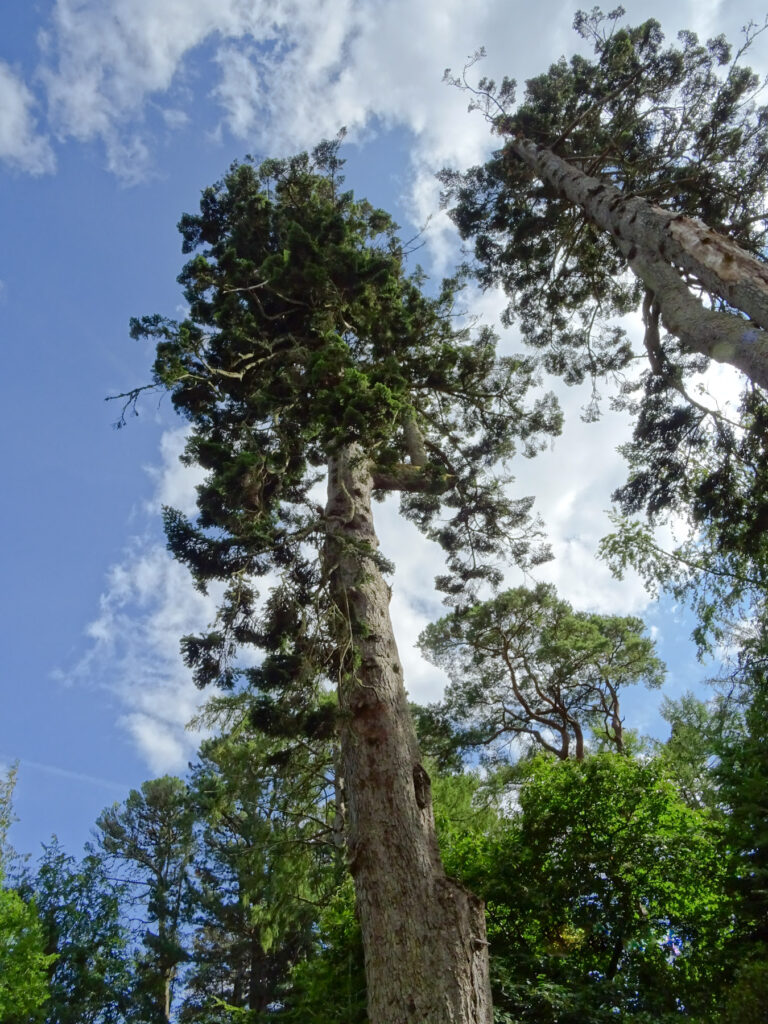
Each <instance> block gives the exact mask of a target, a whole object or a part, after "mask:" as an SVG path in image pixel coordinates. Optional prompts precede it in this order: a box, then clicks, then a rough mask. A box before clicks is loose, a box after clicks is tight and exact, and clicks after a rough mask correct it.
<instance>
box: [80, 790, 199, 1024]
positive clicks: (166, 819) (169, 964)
mask: <svg viewBox="0 0 768 1024" xmlns="http://www.w3.org/2000/svg"><path fill="white" fill-rule="evenodd" d="M194 820H195V819H194V812H193V810H192V807H191V804H190V800H189V796H188V793H187V788H186V786H185V784H184V783H183V782H182V781H181V779H177V778H174V777H173V776H169V775H166V776H164V777H163V778H160V779H152V780H150V781H149V782H144V783H143V784H142V786H141V790H140V791H139V790H135V789H132V790H131V792H130V793H129V795H128V798H127V799H126V800H125V802H124V803H123V804H114V805H113V806H112V807H111V808H108V809H107V810H105V811H103V812H102V814H101V815H100V816H99V818H98V819H97V821H96V827H97V828H98V844H99V848H100V849H101V850H102V851H103V853H104V854H105V855H106V857H107V859H108V862H111V863H112V864H114V866H115V867H116V868H117V869H118V871H119V872H120V878H121V881H123V882H125V883H126V885H129V886H131V888H132V890H133V893H132V899H131V905H132V906H133V908H134V917H136V916H138V917H139V919H141V920H142V921H143V923H144V924H145V925H146V927H145V929H144V930H143V932H142V934H141V941H142V943H143V945H144V950H145V951H144V954H143V955H142V956H141V957H140V958H139V960H138V962H137V971H138V980H137V984H136V988H135V990H134V1000H135V1001H136V1003H137V1004H140V1006H141V1007H143V1009H139V1014H140V1019H141V1021H142V1024H165V1022H166V1021H169V1020H170V1017H171V1003H172V998H173V987H174V982H175V980H176V977H177V974H178V970H179V965H180V964H182V963H184V961H185V960H186V959H187V952H186V950H185V949H184V945H183V925H184V922H185V919H186V915H187V912H188V903H187V895H188V888H189V871H190V865H191V862H192V858H193V856H194V852H195V841H194V830H193V826H194ZM152 925H154V926H155V929H154V930H153V928H152ZM142 1013H143V1014H144V1015H145V1017H142V1016H141V1014H142Z"/></svg>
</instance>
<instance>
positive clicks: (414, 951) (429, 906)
mask: <svg viewBox="0 0 768 1024" xmlns="http://www.w3.org/2000/svg"><path fill="white" fill-rule="evenodd" d="M373 487H374V479H373V474H372V467H371V465H370V463H369V461H368V460H367V459H366V457H365V456H364V454H363V453H362V451H361V450H360V448H359V447H358V446H349V447H347V448H345V449H343V450H342V451H341V452H340V453H339V454H338V455H336V456H334V457H332V458H331V460H330V462H329V473H328V504H327V507H326V523H327V544H326V550H325V563H326V568H327V571H328V573H329V578H330V585H331V590H332V595H333V600H334V602H335V605H336V608H337V610H338V614H339V631H338V636H339V644H340V654H341V660H342V665H341V670H340V679H339V705H340V717H341V749H342V760H343V765H344V780H345V793H346V810H347V829H348V832H347V835H348V849H349V866H350V870H351V872H352V875H353V877H354V881H355V891H356V896H357V909H358V914H359V918H360V925H361V928H362V934H363V946H364V950H365V969H366V979H367V985H368V1015H369V1019H370V1020H371V1022H372V1024H491V1021H492V1016H493V1014H492V1009H491V994H490V983H489V977H488V949H487V943H486V941H485V917H484V912H483V905H482V903H481V902H480V901H479V900H478V899H477V898H476V897H474V896H473V895H472V894H471V893H470V892H468V891H467V890H466V889H464V888H463V887H462V886H461V885H459V884H458V883H456V882H454V881H453V880H451V879H449V878H448V877H447V876H446V874H445V871H444V869H443V866H442V862H441V860H440V854H439V851H438V846H437V840H436V836H435V825H434V817H433V813H432V800H431V793H430V782H429V776H428V774H427V772H426V771H425V770H424V768H423V766H422V765H421V763H420V759H419V751H418V745H417V741H416V735H415V732H414V729H413V725H412V723H411V718H410V714H409V711H408V705H407V700H406V694H405V688H404V685H403V672H402V667H401V665H400V659H399V656H398V652H397V646H396V643H395V638H394V634H393V631H392V625H391V621H390V617H389V588H388V587H387V584H386V581H385V580H384V578H383V577H382V575H381V573H380V571H379V569H378V567H377V565H376V562H375V560H374V557H373V556H374V554H375V550H376V548H377V546H378V541H377V539H376V535H375V532H374V525H373V516H372V512H371V492H372V490H373Z"/></svg>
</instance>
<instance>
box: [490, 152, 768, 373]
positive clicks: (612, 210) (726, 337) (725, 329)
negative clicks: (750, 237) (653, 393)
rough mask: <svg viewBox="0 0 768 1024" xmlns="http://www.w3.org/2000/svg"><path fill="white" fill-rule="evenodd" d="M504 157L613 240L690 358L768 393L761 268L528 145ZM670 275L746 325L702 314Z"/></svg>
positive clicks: (684, 222) (707, 234) (683, 222)
mask: <svg viewBox="0 0 768 1024" xmlns="http://www.w3.org/2000/svg"><path fill="white" fill-rule="evenodd" d="M505 151H506V152H507V153H509V154H513V155H514V157H515V158H517V159H518V160H522V161H523V163H525V164H526V165H527V166H528V167H529V168H530V169H531V170H532V171H533V172H534V173H535V174H536V175H537V177H539V178H540V179H541V180H542V181H544V182H545V183H546V184H547V185H549V186H550V187H551V188H553V189H554V190H555V191H556V192H557V193H558V194H559V195H560V196H562V197H563V198H564V199H566V200H567V201H568V202H570V203H573V204H574V205H576V206H579V207H581V209H582V210H583V212H584V215H585V216H586V217H587V219H588V220H590V221H592V223H593V224H595V225H596V226H597V227H599V228H600V229H601V230H603V231H605V232H607V233H608V234H610V235H612V236H613V238H614V239H615V241H616V244H617V245H618V247H619V248H620V249H621V252H622V253H623V255H624V256H625V257H626V259H627V262H628V263H629V266H630V268H631V269H632V271H633V272H634V273H635V274H636V276H637V277H639V278H640V280H641V281H642V282H643V283H644V284H645V286H646V288H647V289H648V290H649V291H650V292H651V293H653V296H654V299H655V301H656V302H657V303H658V305H659V308H660V310H661V321H662V323H663V324H664V326H665V327H666V329H667V330H668V331H669V332H670V334H674V335H675V336H676V337H677V338H679V339H680V341H681V342H682V344H683V345H684V346H685V347H686V348H687V349H688V350H689V351H691V352H698V353H701V354H702V355H705V356H708V357H709V358H710V359H715V360H716V361H717V362H721V363H730V364H731V365H732V366H735V367H736V368H737V369H739V370H741V371H742V372H743V373H745V374H746V375H747V376H748V377H749V378H750V379H751V380H753V381H754V382H755V383H756V384H759V385H760V386H761V387H764V388H767V389H768V264H766V263H762V262H761V261H760V260H758V259H755V257H754V256H752V255H751V254H750V253H748V252H745V251H744V250H743V249H741V248H740V247H739V246H738V245H737V244H736V243H735V242H733V241H732V240H731V239H730V238H726V237H725V236H724V235H721V234H718V232H716V231H712V229H711V228H708V227H707V226H706V225H704V224H702V223H701V222H700V221H696V220H692V219H691V218H689V217H684V216H682V215H681V214H677V213H673V212H671V211H669V210H664V209H662V208H661V207H658V206H654V205H653V204H652V203H649V202H648V201H647V200H645V199H642V198H640V197H639V196H626V195H624V193H623V192H621V191H620V189H617V188H616V187H615V186H614V185H611V184H609V183H608V182H605V181H601V180H600V179H598V178H593V177H590V176H589V175H587V174H585V173H584V172H583V171H581V170H579V168H578V167H575V166H574V165H573V164H570V163H568V162H567V161H566V160H563V159H562V158H561V157H559V156H557V154H555V153H553V152H552V151H551V150H549V149H545V148H544V147H543V146H537V145H536V143H534V142H531V141H530V140H529V139H526V138H523V137H522V136H520V137H517V138H514V139H510V140H509V141H508V142H507V144H506V146H505ZM675 268H679V269H680V270H681V271H683V272H684V273H686V274H690V275H693V276H694V277H695V278H696V279H697V280H698V281H699V282H700V283H701V285H702V286H703V288H705V289H706V290H707V291H709V292H711V293H713V294H715V295H719V296H720V297H721V298H722V299H725V301H726V302H727V303H729V305H731V306H733V307H734V309H737V310H740V311H741V312H742V313H744V314H746V316H747V317H749V320H748V319H745V317H743V316H738V315H731V314H728V313H721V312H719V311H715V310H711V309H707V308H706V307H705V306H704V305H702V303H701V302H700V301H699V299H698V298H697V297H696V296H695V295H694V294H693V293H692V292H691V290H690V289H689V288H688V286H687V284H686V283H685V281H684V280H683V278H682V277H681V275H680V273H679V272H678V270H677V269H675ZM750 321H751V322H750Z"/></svg>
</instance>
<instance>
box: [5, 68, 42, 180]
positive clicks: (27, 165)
mask: <svg viewBox="0 0 768 1024" xmlns="http://www.w3.org/2000/svg"><path fill="white" fill-rule="evenodd" d="M34 106H35V100H34V97H33V95H32V93H31V92H30V90H29V89H28V88H27V86H26V85H25V84H24V82H23V81H22V80H21V79H20V78H19V77H18V76H17V75H16V74H15V73H14V71H13V69H12V68H11V67H9V65H8V64H6V63H4V62H3V61H0V160H4V161H5V162H6V163H8V164H10V166H11V167H14V168H16V169H17V170H21V171H27V172H28V173H30V174H49V173H51V172H52V171H53V170H55V167H56V160H55V158H54V155H53V151H52V149H51V146H50V143H49V142H48V139H47V138H45V136H43V135H40V134H39V133H38V131H37V125H36V121H35V117H34V114H33V109H34Z"/></svg>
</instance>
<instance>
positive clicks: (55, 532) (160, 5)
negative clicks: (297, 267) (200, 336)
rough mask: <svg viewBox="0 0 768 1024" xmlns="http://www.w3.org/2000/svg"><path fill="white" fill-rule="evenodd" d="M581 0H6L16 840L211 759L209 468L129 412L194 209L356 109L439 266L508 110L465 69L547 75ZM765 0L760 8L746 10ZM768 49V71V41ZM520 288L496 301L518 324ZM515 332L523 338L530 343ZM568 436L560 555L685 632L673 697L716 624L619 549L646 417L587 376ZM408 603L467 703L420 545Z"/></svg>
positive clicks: (363, 157) (556, 567)
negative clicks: (148, 337) (199, 468)
mask: <svg viewBox="0 0 768 1024" xmlns="http://www.w3.org/2000/svg"><path fill="white" fill-rule="evenodd" d="M761 2H762V0H741V2H740V3H739V4H738V5H734V4H730V5H728V4H718V3H703V4H702V3H695V4H694V3H686V2H680V0H672V2H669V3H665V4H660V3H646V4H633V3H631V2H630V3H627V5H626V6H627V7H628V10H629V14H628V17H629V18H630V19H632V20H635V21H637V20H640V19H642V18H645V17H648V16H652V15H653V16H656V17H658V18H659V19H660V20H661V22H662V25H663V26H664V28H665V30H666V31H667V32H668V34H670V35H671V34H672V33H674V32H675V31H677V30H678V29H680V28H694V29H695V30H697V31H699V32H700V33H701V34H702V35H709V34H714V33H717V32H719V31H725V32H726V34H727V35H728V36H729V37H730V38H732V39H736V38H737V35H738V30H739V28H740V26H741V24H743V23H744V22H745V21H747V20H748V19H749V17H753V18H755V19H760V18H761V17H762V14H763V10H762V8H761V7H760V3H761ZM575 6H577V5H575V4H562V3H557V2H554V0H543V2H542V3H540V4H537V5H535V7H534V8H533V9H531V5H529V4H524V3H519V2H509V0H487V2H485V3H483V4H482V5H480V4H477V5H473V4H466V3H465V2H463V3H460V2H459V0H409V2H408V0H379V2H374V0H320V2H318V0H313V2H309V0H278V2H273V3H269V4H267V3H265V2H260V0H54V2H48V0H46V2H43V0H34V2H32V0H31V2H28V3H20V2H17V3H9V2H6V3H5V4H3V6H2V8H0V19H1V24H2V32H1V33H0V179H1V181H2V187H1V188H0V216H1V217H2V239H3V245H2V247H1V248H0V327H1V333H0V338H1V339H2V374H1V375H0V388H1V389H2V396H1V398H0V410H2V414H3V420H4V430H3V433H2V446H3V451H2V466H3V487H2V494H3V497H2V502H1V503H0V526H1V528H2V533H1V534H0V535H1V536H2V537H3V546H2V554H1V555H0V558H2V565H1V568H0V572H1V573H2V579H3V584H4V585H3V587H2V592H1V593H0V628H1V629H2V651H3V658H2V669H1V673H0V686H1V687H2V693H1V694H0V696H1V697H2V700H1V702H0V709H1V710H0V765H2V764H8V763H10V762H12V761H14V760H17V759H18V760H19V761H20V771H19V782H18V787H17V793H16V811H17V814H18V816H19V818H20V821H19V823H18V824H17V825H16V826H15V827H14V831H13V833H12V836H11V838H12V840H13V842H14V844H15V845H16V847H17V848H18V849H19V850H20V851H23V852H37V850H38V849H39V844H40V842H41V841H45V840H46V839H47V838H48V837H49V836H50V834H51V833H52V832H56V833H57V834H58V835H59V836H60V838H61V839H62V841H64V842H65V844H66V845H67V846H68V847H69V848H70V849H72V850H77V849H79V847H80V846H81V845H82V843H83V842H84V841H85V840H86V839H87V838H88V834H89V830H90V827H91V824H92V822H93V820H94V819H95V817H96V815H97V814H98V812H99V811H100V810H101V808H102V807H103V806H105V805H106V804H108V803H111V802H112V801H113V800H120V799H122V798H123V797H124V796H125V795H126V794H127V791H128V788H129V787H131V786H136V785H138V784H139V783H140V782H141V781H142V780H143V779H145V778H147V777H150V776H152V775H154V774H158V773H161V772H165V771H174V772H178V771H183V769H184V766H185V764H186V763H187V761H188V759H189V758H190V757H192V756H193V755H194V749H195V743H196V741H195V737H194V736H191V735H190V734H188V733H186V732H185V730H184V723H185V722H186V721H187V720H188V719H189V718H190V717H191V715H192V714H193V713H194V709H195V703H196V701H197V700H199V695H198V694H197V693H196V692H195V691H194V690H193V688H192V687H191V685H190V683H189V680H188V678H187V675H186V673H185V671H184V669H183V666H182V665H181V664H180V662H179V660H178V656H177V653H176V652H177V641H178V637H179V636H180V635H181V634H183V633H184V632H188V631H189V630H190V629H195V628H199V627H202V626H204V625H205V624H206V623H207V622H208V621H209V620H210V618H211V616H212V614H213V609H214V604H213V602H212V600H205V599H203V598H201V597H200V596H199V595H197V594H195V593H194V592H193V591H192V589H191V587H190V586H189V584H188V581H187V580H186V578H185V575H184V572H183V570H181V569H180V568H179V567H178V566H175V565H173V563H171V562H170V561H169V559H168V557H167V555H166V554H165V552H164V541H163V538H162V534H161V530H160V527H159V515H158V512H159V506H160V504H161V503H162V502H168V503H170V504H175V505H179V506H182V507H183V506H185V504H186V506H187V507H189V506H190V503H191V501H192V500H193V497H194V482H195V481H194V475H192V476H190V474H189V473H188V472H185V471H182V470H181V468H180V467H179V466H178V462H177V455H178V451H179V448H180V445H181V440H182V434H181V432H180V430H181V426H182V425H181V424H180V422H179V421H178V420H177V419H176V418H175V417H174V416H173V414H172V411H171V409H170V407H169V403H167V402H165V403H160V404H159V405H158V403H157V401H156V400H155V399H152V398H151V397H150V398H149V399H148V400H147V401H146V402H144V403H143V405H142V408H141V415H140V417H139V418H138V419H131V420H130V422H129V425H128V428H127V429H125V430H122V431H115V430H113V429H112V423H113V422H114V420H115V419H116V417H117V414H118V411H119V410H118V409H117V408H116V407H115V405H114V404H113V403H106V402H105V401H104V398H105V396H107V395H109V394H114V393H116V392H121V391H125V390H126V389H128V388H130V387H133V386H135V385H137V384H141V383H143V382H145V381H146V380H148V375H149V367H150V365H151V351H150V350H149V349H148V348H147V347H146V346H145V345H143V344H142V343H137V342H133V341H131V340H129V338H128V332H127V324H128V319H129V317H131V316H134V315H140V314H143V313H151V312H163V313H167V314H169V315H173V314H174V312H175V311H176V310H177V308H178V306H179V302H180V293H179V288H178V286H177V285H176V283H175V279H176V275H177V274H178V272H179V270H180V269H181V266H182V257H181V254H180V239H179V236H178V234H177V231H176V227H175V225H176V222H177V221H178V219H179V216H180V214H181V213H182V212H184V211H194V210H195V208H196V206H197V202H198V198H199V194H200V191H201V189H203V188H204V187H205V186H207V185H208V184H210V183H212V182H213V181H215V180H216V179H217V178H218V177H220V175H221V174H222V173H223V172H224V171H225V169H226V168H227V166H228V165H229V163H230V162H231V161H232V160H234V159H237V158H239V157H242V156H243V155H244V154H245V153H248V152H251V153H254V154H256V155H257V156H272V155H281V154H285V153H289V152H295V151H297V150H299V149H302V148H305V147H308V146H311V145H312V144H313V143H315V142H316V141H318V140H319V139H320V138H321V137H323V136H330V135H333V134H335V132H336V131H337V130H338V128H339V127H341V126H342V125H346V126H347V127H348V128H349V135H348V140H349V141H348V144H347V145H346V146H345V150H344V155H345V156H346V157H347V160H348V163H347V168H346V172H347V181H348V184H349V186H350V187H352V188H354V190H355V191H356V192H357V193H358V194H361V195H367V196H368V197H369V198H371V199H372V200H373V201H374V202H376V203H379V204H381V205H383V206H385V207H387V208H388V209H390V210H392V211H393V212H394V213H395V215H396V217H397V219H398V220H399V221H400V223H401V224H402V225H403V228H404V231H405V232H406V233H407V234H408V235H409V236H410V234H412V233H413V231H414V230H415V227H418V226H421V225H422V224H424V223H425V221H426V220H427V218H429V217H431V220H430V222H429V226H428V228H427V231H426V234H425V241H426V244H425V246H424V248H423V249H422V250H421V252H420V254H419V256H420V259H421V260H422V262H423V263H425V265H426V266H427V268H428V269H429V270H430V271H431V272H432V273H433V274H434V275H435V276H439V275H440V274H442V273H443V272H448V271H450V269H451V266H452V263H453V261H454V260H455V259H456V256H457V252H458V249H457V242H456V238H455V235H454V233H453V231H452V229H451V227H450V225H449V223H448V222H447V220H446V218H445V217H444V215H441V214H440V213H439V211H438V202H437V200H438V186H437V184H436V182H435V180H434V172H435V171H436V170H437V169H439V168H440V167H441V166H442V165H443V164H445V163H451V164H453V165H456V166H467V165H469V164H470V163H473V162H477V161H478V160H481V159H482V158H483V157H484V156H485V155H486V154H487V152H488V151H489V149H490V146H491V140H490V139H489V138H488V135H487V131H486V128H485V125H484V124H483V122H482V119H481V118H480V117H479V116H477V115H475V116H474V117H472V116H470V115H468V114H467V112H466V98H465V97H464V96H462V95H460V94H458V93H457V92H456V91H455V90H451V89H449V88H448V87H446V86H444V85H442V83H441V78H442V72H443V69H444V68H445V67H446V66H449V65H450V66H453V67H454V68H458V67H460V66H461V65H462V64H463V62H464V59H465V57H466V55H467V54H468V53H471V52H472V51H473V50H475V49H476V48H477V47H479V46H481V45H485V46H486V48H487V50H488V58H487V61H486V63H485V65H484V66H483V69H482V70H483V73H487V74H491V75H496V76H501V75H502V74H504V73H510V74H512V75H514V76H515V77H517V78H518V79H520V80H522V79H524V78H525V77H527V76H529V75H531V74H534V73H537V72H539V71H542V70H544V69H545V68H546V66H547V65H548V63H549V62H550V61H551V60H553V59H555V58H556V57H558V56H559V55H560V54H561V53H562V52H571V51H572V49H573V48H574V45H575V43H576V42H577V40H576V37H575V36H574V34H573V33H572V32H571V29H570V25H571V21H572V18H573V13H574V9H575ZM736 7H738V10H735V8H736ZM755 56H756V59H759V58H760V57H761V56H762V58H763V63H765V54H764V53H763V54H762V55H761V54H756V55H755ZM502 304H503V303H502V300H501V299H500V298H499V297H498V296H496V295H492V294H488V295H484V296H477V297H476V299H475V305H476V307H477V310H478V312H479V313H481V314H482V315H483V316H484V317H486V318H488V319H491V320H496V319H497V317H498V313H499V311H500V309H501V306H502ZM504 344H505V345H506V346H511V347H514V337H512V336H506V337H505V338H504ZM563 400H564V405H565V407H566V412H567V415H568V429H567V432H566V434H565V436H564V438H563V439H562V440H561V441H559V442H558V443H557V445H556V446H555V448H554V450H553V451H552V452H550V453H547V454H545V455H544V456H542V457H541V458H539V459H537V460H535V461H534V462H530V463H524V464H521V467H520V470H519V473H518V479H519V487H520V493H533V494H536V495H537V497H538V499H539V508H540V510H541V511H542V514H543V515H544V516H545V519H546V520H547V523H548V526H549V528H550V531H551V536H552V540H553V543H554V547H555V551H556V553H557V558H556V560H555V561H554V562H553V563H551V564H550V565H549V566H548V567H547V568H546V569H545V570H544V571H543V574H542V575H543V576H545V577H546V578H548V579H552V580H554V581H555V582H556V583H557V584H558V586H559V587H560V588H561V590H562V592H563V594H564V596H566V597H568V598H570V599H571V600H573V601H574V603H576V604H577V605H579V606H580V607H585V608H595V609H597V610H601V611H626V612H633V613H637V612H644V613H645V614H646V615H647V618H648V621H649V623H651V624H653V625H654V626H655V627H656V628H657V629H658V630H659V638H660V642H661V644H662V654H663V655H664V656H665V657H666V658H667V659H668V661H669V662H670V664H671V667H672V678H671V688H672V691H673V692H679V691H680V690H681V689H684V688H685V686H686V682H687V680H688V678H689V677H690V678H693V677H694V676H696V675H698V674H699V671H700V670H699V669H698V668H697V667H696V666H695V665H693V664H692V661H691V659H692V652H691V650H690V647H689V646H687V645H686V644H685V643H684V638H685V635H686V633H687V631H688V624H687V623H686V622H685V621H683V619H682V618H681V617H680V616H678V617H677V618H676V616H675V615H674V614H672V613H671V611H670V609H669V608H665V609H664V610H663V613H661V612H660V611H659V610H658V609H657V608H654V607H653V606H649V604H648V599H647V597H646V595H645V594H644V592H643V591H642V588H641V587H640V586H639V584H638V583H637V581H634V580H631V579H630V580H628V581H625V582H624V583H622V584H619V583H616V582H615V581H612V580H611V579H610V577H609V575H608V573H607V571H606V570H605V568H604V567H602V566H600V565H598V564H597V563H595V562H594V550H595V547H596V543H597V541H598V539H599V537H600V536H601V535H602V533H604V532H605V531H606V529H607V523H606V519H605V516H604V510H605V509H606V507H607V506H608V503H609V494H610V492H611V490H612V489H613V487H615V486H616V485H617V484H618V483H619V482H620V481H621V473H622V467H621V462H620V459H619V458H618V456H616V454H615V451H614V449H615V445H616V443H617V442H618V441H619V440H621V439H622V437H625V436H626V433H627V428H626V424H625V423H623V422H622V421H620V420H619V419H618V418H617V417H615V416H614V415H608V416H607V417H606V418H605V420H603V421H602V422H601V423H600V424H598V425H593V426H586V425H584V424H582V423H580V422H579V420H578V411H579V408H580V407H581V406H582V405H583V404H584V402H585V400H586V396H584V395H583V394H579V393H576V392H573V391H569V392H566V393H565V394H564V396H563ZM380 533H381V537H382V544H383V548H384V551H385V553H388V551H389V552H393V551H394V552H395V558H396V561H397V564H398V575H397V576H396V578H395V595H394V599H393V616H394V619H395V624H396V629H397V631H398V637H399V641H400V645H401V647H402V649H403V658H404V661H405V664H406V668H407V671H408V682H409V685H410V690H411V693H412V694H413V695H414V696H415V697H416V698H421V699H434V698H436V697H437V696H438V695H439V691H440V685H441V681H440V678H439V676H438V675H437V674H436V673H435V672H434V671H433V670H432V669H431V668H430V667H429V666H427V665H425V664H424V663H423V662H421V661H420V659H419V658H418V656H417V655H416V654H415V653H414V651H413V641H414V640H415V637H416V635H417V634H418V632H419V630H420V629H421V628H422V627H423V625H424V624H426V622H427V621H428V620H429V618H430V617H434V616H436V615H438V614H439V613H440V606H439V604H437V603H436V601H435V599H434V595H433V594H432V593H431V590H430V588H429V585H428V582H427V581H429V580H430V579H431V576H432V575H434V572H436V571H439V558H438V556H437V554H436V552H435V551H434V550H432V549H430V548H429V547H428V546H425V545H423V544H421V543H420V542H419V540H418V538H417V537H415V536H414V537H411V536H410V535H407V538H406V540H407V543H406V542H404V539H403V531H402V525H400V524H397V522H396V520H395V517H394V515H393V514H392V513H391V511H389V510H387V509H385V510H384V511H383V514H382V516H381V522H380ZM655 706H656V698H653V699H652V700H651V699H650V698H649V697H648V695H639V696H638V697H637V698H636V700H634V701H633V702H632V703H631V708H630V711H629V713H628V724H629V725H640V726H642V727H648V728H658V716H657V715H656V712H655V710H654V709H655Z"/></svg>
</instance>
